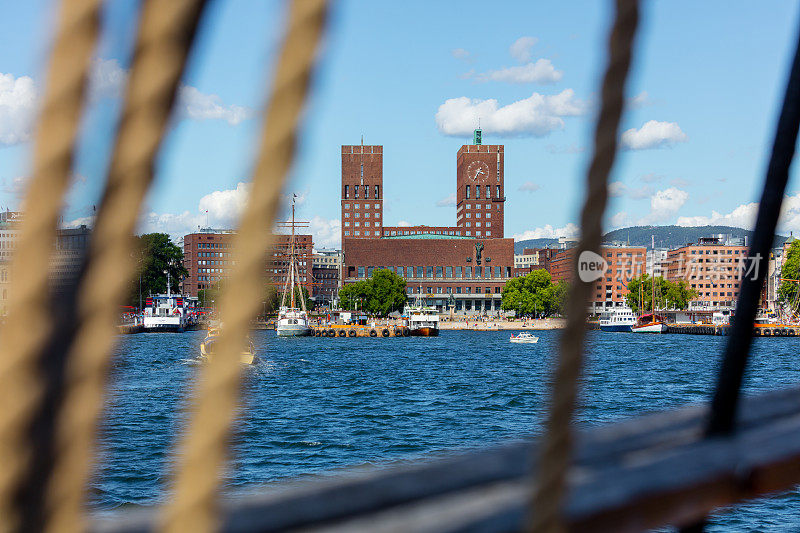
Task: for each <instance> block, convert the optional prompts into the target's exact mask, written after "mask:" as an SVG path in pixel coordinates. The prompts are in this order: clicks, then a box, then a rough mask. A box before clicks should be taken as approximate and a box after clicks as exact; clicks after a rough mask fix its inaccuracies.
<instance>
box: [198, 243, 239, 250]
mask: <svg viewBox="0 0 800 533" xmlns="http://www.w3.org/2000/svg"><path fill="white" fill-rule="evenodd" d="M197 247H198V248H200V249H203V250H207V249H222V248H231V243H227V242H199V243H197Z"/></svg>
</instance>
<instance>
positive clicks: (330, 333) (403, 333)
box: [311, 324, 411, 338]
mask: <svg viewBox="0 0 800 533" xmlns="http://www.w3.org/2000/svg"><path fill="white" fill-rule="evenodd" d="M311 335H312V336H314V337H342V338H353V337H381V338H386V337H408V336H409V335H411V329H410V328H409V327H408V326H402V325H388V324H383V325H375V326H364V325H357V324H352V325H351V324H330V325H319V326H312V327H311Z"/></svg>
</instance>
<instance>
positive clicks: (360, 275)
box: [358, 267, 364, 278]
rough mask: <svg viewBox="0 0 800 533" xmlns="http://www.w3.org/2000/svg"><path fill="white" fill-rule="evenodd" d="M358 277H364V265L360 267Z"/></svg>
mask: <svg viewBox="0 0 800 533" xmlns="http://www.w3.org/2000/svg"><path fill="white" fill-rule="evenodd" d="M358 277H359V278H363V277H364V267H358Z"/></svg>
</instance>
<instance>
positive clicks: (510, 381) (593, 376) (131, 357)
mask: <svg viewBox="0 0 800 533" xmlns="http://www.w3.org/2000/svg"><path fill="white" fill-rule="evenodd" d="M538 335H539V336H540V340H539V343H538V344H536V345H517V344H511V343H509V342H508V336H509V333H507V332H455V331H443V332H442V333H441V336H439V337H437V338H389V339H370V338H358V339H338V338H337V339H327V338H313V337H311V338H296V339H286V338H282V339H278V338H276V337H275V336H274V333H273V332H266V331H261V332H254V335H253V337H254V338H253V340H254V342H255V345H256V348H257V352H258V361H257V363H256V364H255V365H254V367H253V368H249V369H247V376H246V379H245V390H244V407H243V410H242V415H241V419H240V422H239V424H238V428H237V433H236V436H235V441H234V447H233V448H234V457H233V462H232V465H231V468H230V472H229V476H228V479H227V480H226V490H227V491H228V492H229V493H232V494H235V493H237V492H242V491H247V490H252V489H253V488H254V487H255V486H256V485H259V484H263V483H267V482H272V481H276V480H279V479H284V478H291V477H295V476H299V475H302V474H309V473H321V472H326V471H329V470H331V469H333V468H336V467H342V466H351V465H363V464H372V463H380V462H382V461H387V460H392V459H398V458H408V457H415V456H422V455H426V454H430V453H432V452H438V451H442V450H451V449H454V448H464V447H475V446H485V445H489V444H491V443H494V442H498V441H502V440H503V439H509V438H519V437H521V436H524V435H526V434H528V433H530V432H531V431H539V430H540V429H541V423H542V421H543V419H544V414H545V402H546V388H547V384H548V380H549V377H550V369H551V367H552V364H553V357H554V353H555V350H556V347H557V342H558V335H559V333H558V332H549V331H543V332H539V333H538ZM203 336H204V333H203V332H192V333H184V334H168V333H165V334H157V333H153V334H140V335H128V336H124V337H120V344H119V346H118V348H117V356H116V363H115V366H114V372H113V376H112V385H111V395H110V400H109V408H108V410H107V413H106V417H105V423H104V428H103V431H102V435H101V453H102V456H101V464H100V465H99V471H98V474H97V476H96V479H95V481H94V487H93V501H92V503H93V505H94V507H95V508H96V509H98V510H109V509H114V508H117V507H120V506H125V505H148V504H153V503H157V502H158V501H159V500H160V499H162V498H163V497H164V492H163V490H164V487H165V485H166V484H167V481H168V478H167V474H168V469H169V465H168V456H169V453H170V452H171V451H172V449H173V447H174V445H175V438H176V435H177V434H178V433H179V429H180V427H181V426H182V424H183V422H184V419H183V414H184V410H183V409H184V407H185V403H184V402H185V401H186V396H187V395H188V394H189V392H190V390H191V382H192V377H193V376H194V375H195V373H196V371H197V369H198V364H197V362H196V360H195V355H196V353H197V352H198V347H199V344H200V341H201V340H202V338H203ZM724 340H725V339H724V338H722V337H712V336H689V335H661V336H649V335H633V334H624V333H604V332H590V333H589V339H588V348H589V354H588V361H587V368H586V372H585V374H584V378H583V383H582V384H581V394H582V398H581V409H580V412H579V413H578V418H579V420H580V422H581V423H582V424H584V425H594V424H601V423H607V422H610V421H613V420H619V419H621V418H625V417H628V416H630V415H633V414H636V413H642V412H645V411H653V410H661V409H665V408H669V407H673V406H678V405H682V404H686V403H693V402H699V401H705V400H707V399H708V394H709V390H710V389H711V387H712V383H713V380H714V376H715V374H716V370H717V365H718V361H719V354H720V353H721V350H722V347H723V342H724ZM798 347H800V339H798V338H780V339H758V338H757V339H754V349H753V358H752V360H751V365H750V368H749V373H748V377H747V380H746V383H745V386H746V388H747V389H748V391H763V390H771V389H775V388H779V387H784V386H789V385H791V384H794V383H798V382H800V366H798V364H797V357H798V352H799V350H798ZM708 530H709V531H764V530H770V531H774V530H779V531H797V530H800V492H798V491H793V492H791V493H789V494H786V495H782V496H779V497H775V498H771V499H764V500H759V501H756V502H752V503H749V504H747V505H744V506H740V507H738V508H736V509H734V510H732V511H728V512H726V513H722V514H720V515H718V516H716V517H714V518H713V519H712V523H711V527H709V529H708Z"/></svg>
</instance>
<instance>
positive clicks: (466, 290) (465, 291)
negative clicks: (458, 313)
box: [464, 287, 472, 309]
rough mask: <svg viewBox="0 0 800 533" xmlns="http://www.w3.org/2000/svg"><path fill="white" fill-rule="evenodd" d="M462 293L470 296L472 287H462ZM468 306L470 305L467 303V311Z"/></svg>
mask: <svg viewBox="0 0 800 533" xmlns="http://www.w3.org/2000/svg"><path fill="white" fill-rule="evenodd" d="M464 293H465V294H472V287H464ZM469 304H470V302H469V301H467V309H469Z"/></svg>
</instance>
